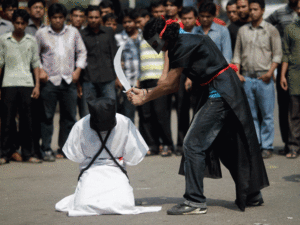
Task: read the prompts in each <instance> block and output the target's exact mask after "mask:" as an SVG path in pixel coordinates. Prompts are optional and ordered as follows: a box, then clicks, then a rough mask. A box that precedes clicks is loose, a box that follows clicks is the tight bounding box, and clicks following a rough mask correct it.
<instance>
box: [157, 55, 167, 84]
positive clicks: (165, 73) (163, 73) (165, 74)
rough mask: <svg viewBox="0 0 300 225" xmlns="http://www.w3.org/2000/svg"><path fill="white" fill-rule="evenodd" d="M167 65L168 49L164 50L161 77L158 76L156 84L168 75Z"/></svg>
mask: <svg viewBox="0 0 300 225" xmlns="http://www.w3.org/2000/svg"><path fill="white" fill-rule="evenodd" d="M169 66H170V62H169V56H168V51H166V52H165V57H164V69H163V72H162V75H161V77H160V78H159V81H158V84H159V83H160V82H161V81H163V80H164V79H166V77H167V76H168V72H169Z"/></svg>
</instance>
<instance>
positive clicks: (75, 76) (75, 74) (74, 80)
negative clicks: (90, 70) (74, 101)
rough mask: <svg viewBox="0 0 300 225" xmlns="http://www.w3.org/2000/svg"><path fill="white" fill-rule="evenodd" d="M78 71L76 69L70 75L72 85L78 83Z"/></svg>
mask: <svg viewBox="0 0 300 225" xmlns="http://www.w3.org/2000/svg"><path fill="white" fill-rule="evenodd" d="M80 72H81V71H80V70H78V69H76V70H75V71H74V72H73V73H72V79H73V80H72V81H73V83H75V84H76V83H77V82H78V80H79V77H80Z"/></svg>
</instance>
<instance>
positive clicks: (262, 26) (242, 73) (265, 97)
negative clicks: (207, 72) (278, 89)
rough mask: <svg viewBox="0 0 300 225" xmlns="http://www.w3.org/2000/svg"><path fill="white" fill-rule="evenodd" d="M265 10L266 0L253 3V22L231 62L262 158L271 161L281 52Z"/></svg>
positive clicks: (243, 31) (238, 42)
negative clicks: (234, 68) (243, 95)
mask: <svg viewBox="0 0 300 225" xmlns="http://www.w3.org/2000/svg"><path fill="white" fill-rule="evenodd" d="M264 9H265V2H264V0H251V1H250V16H251V20H252V22H251V23H249V24H247V25H244V26H243V27H241V28H240V29H239V31H238V36H237V40H236V46H235V50H234V58H233V60H232V61H233V63H235V64H236V65H237V67H238V68H239V71H238V72H237V74H238V76H239V78H240V80H241V81H242V82H244V88H245V92H246V94H247V97H248V101H249V105H250V108H251V114H252V117H253V120H254V125H255V129H256V134H257V137H258V141H259V143H260V145H261V150H262V156H263V158H269V157H271V156H272V152H273V141H274V105H275V90H274V89H275V88H274V81H273V73H274V70H275V69H276V68H277V66H278V64H279V63H280V62H281V58H282V49H281V39H280V35H279V32H278V30H277V29H276V28H275V27H274V26H272V25H271V24H269V23H268V22H266V21H264V20H263V13H264ZM241 67H242V70H241ZM259 115H261V121H260V120H259Z"/></svg>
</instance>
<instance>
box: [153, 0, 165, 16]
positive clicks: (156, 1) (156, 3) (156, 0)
mask: <svg viewBox="0 0 300 225" xmlns="http://www.w3.org/2000/svg"><path fill="white" fill-rule="evenodd" d="M149 8H150V12H151V15H152V16H153V17H155V18H158V17H161V16H166V8H165V6H164V2H163V0H152V1H151V2H150V7H149Z"/></svg>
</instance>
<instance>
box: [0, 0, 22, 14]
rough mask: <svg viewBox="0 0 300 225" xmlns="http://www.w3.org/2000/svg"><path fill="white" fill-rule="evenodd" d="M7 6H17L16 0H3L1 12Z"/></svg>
mask: <svg viewBox="0 0 300 225" xmlns="http://www.w3.org/2000/svg"><path fill="white" fill-rule="evenodd" d="M9 7H13V8H19V2H18V0H4V1H3V3H2V9H3V12H4V11H5V10H6V9H7V8H9Z"/></svg>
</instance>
